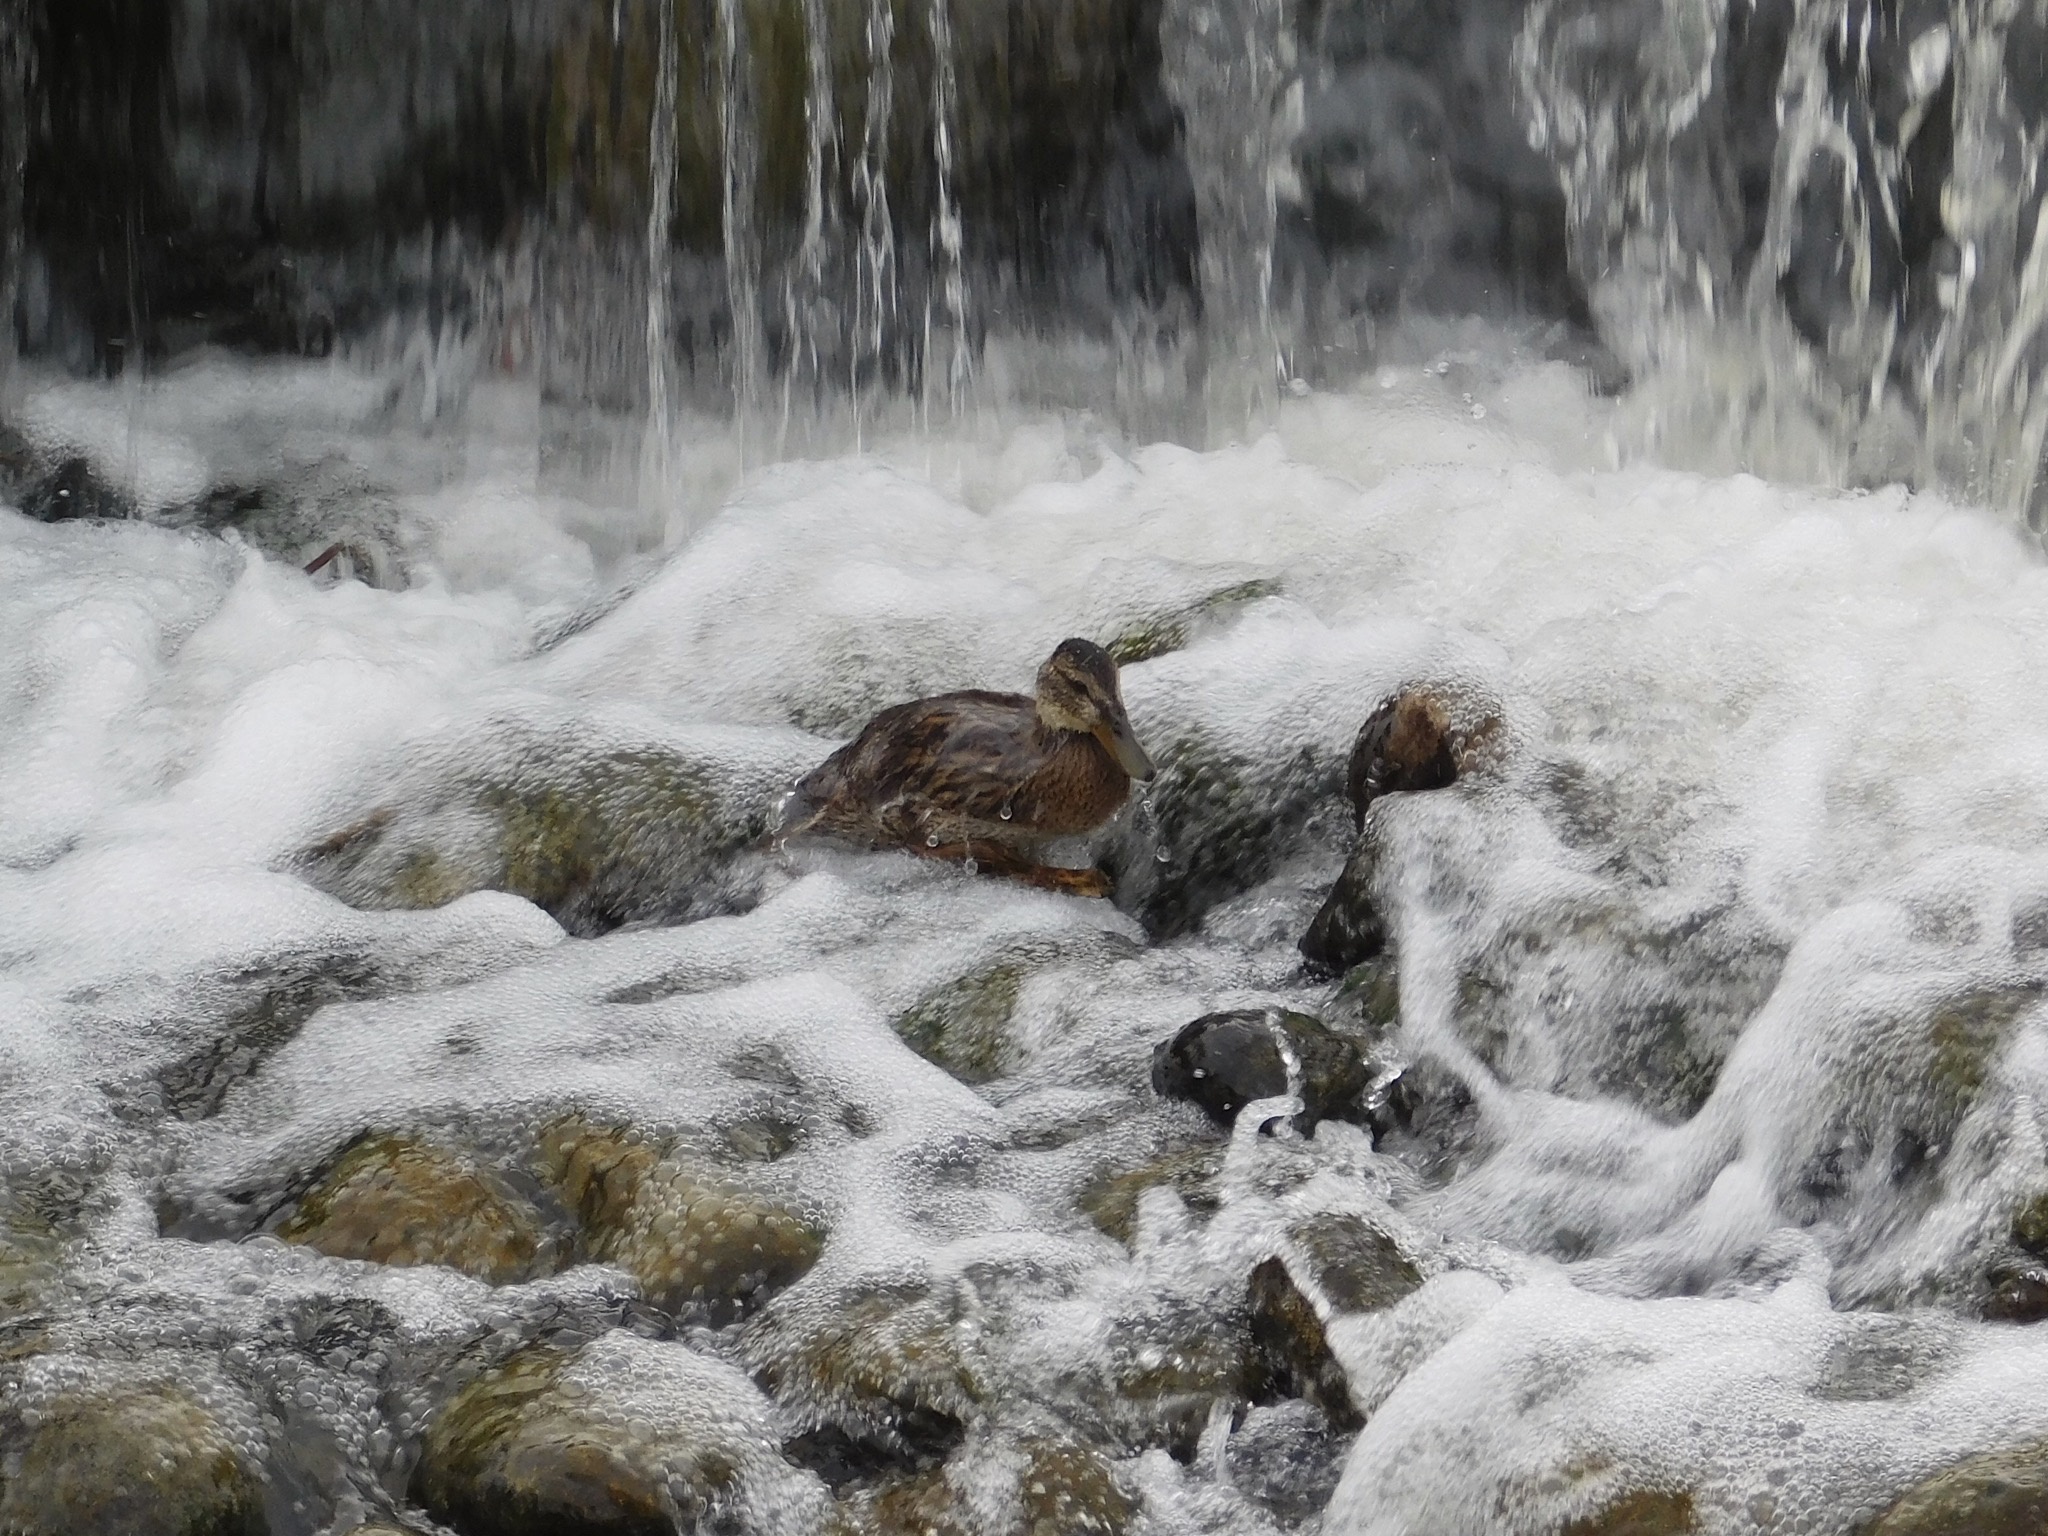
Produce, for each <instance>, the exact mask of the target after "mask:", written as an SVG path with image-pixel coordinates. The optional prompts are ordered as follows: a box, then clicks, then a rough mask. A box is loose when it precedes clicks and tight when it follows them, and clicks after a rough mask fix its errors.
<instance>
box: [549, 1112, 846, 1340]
mask: <svg viewBox="0 0 2048 1536" xmlns="http://www.w3.org/2000/svg"><path fill="white" fill-rule="evenodd" d="M543 1158H544V1162H545V1165H546V1171H547V1174H548V1177H549V1179H550V1181H551V1182H552V1183H553V1184H554V1186H555V1187H556V1188H557V1189H558V1190H559V1191H560V1194H561V1197H562V1200H563V1203H564V1204H565V1205H567V1206H568V1207H569V1209H570V1210H572V1211H573V1212H575V1214H576V1216H577V1218H578V1219H579V1220H580V1222H581V1223H582V1237H581V1243H580V1247H581V1251H582V1253H583V1255H584V1257H586V1258H588V1259H591V1260H594V1261H596V1262H598V1263H602V1264H615V1265H617V1266H618V1267H619V1268H621V1269H623V1270H625V1271H626V1272H627V1273H628V1274H630V1275H632V1276H633V1277H634V1278H635V1279H636V1280H638V1281H639V1282H640V1286H641V1289H642V1292H643V1294H644V1295H645V1296H646V1298H647V1299H648V1300H649V1301H650V1302H652V1303H653V1304H654V1305H656V1306H658V1307H661V1308H662V1309H664V1310H665V1311H669V1312H685V1311H692V1310H694V1311H699V1312H702V1313H705V1314H707V1315H708V1316H709V1317H710V1318H711V1319H712V1320H713V1321H716V1322H725V1321H729V1320H731V1319H733V1318H734V1317H737V1316H739V1315H740V1314H742V1313H745V1312H748V1311H751V1310H752V1309H754V1308H755V1307H757V1306H759V1305H760V1304H761V1303H762V1302H764V1301H766V1300H767V1299H768V1298H769V1297H771V1296H773V1295H774V1294H775V1293H776V1292H777V1291H780V1290H782V1289H784V1288H785V1287H787V1286H790V1285H793V1284H794V1283H795V1282H796V1281H798V1280H800V1279H802V1278H803V1276H804V1275H805V1274H807V1273H809V1271H810V1269H811V1266H812V1265H814V1264H815V1263H817V1261H818V1255H819V1254H820V1253H821V1252H822V1251H823V1249H824V1236H823V1234H822V1233H821V1232H820V1231H819V1230H818V1229H817V1228H816V1227H815V1226H813V1225H812V1224H811V1222H810V1221H809V1220H808V1219H807V1218H806V1217H805V1216H804V1215H803V1214H802V1213H801V1212H799V1211H798V1210H796V1209H795V1208H794V1207H792V1206H790V1205H788V1204H785V1203H784V1202H783V1201H781V1200H779V1199H777V1198H775V1197H774V1196H772V1195H768V1194H765V1193H762V1192H761V1191H759V1190H755V1189H750V1188H748V1187H747V1186H746V1185H745V1183H744V1182H742V1181H740V1180H738V1179H736V1178H734V1177H732V1176H731V1175H730V1174H729V1173H727V1172H726V1171H725V1170H723V1169H721V1168H719V1167H718V1166H717V1165H715V1164H713V1163H712V1162H711V1161H710V1160H709V1159H707V1158H704V1157H701V1156H696V1155H692V1154H690V1153H688V1152H686V1151H682V1150H678V1149H674V1148H663V1147H659V1146H655V1145H651V1144H649V1143H647V1142H646V1141H643V1140H641V1139H639V1138H637V1137H635V1136H633V1135H631V1134H630V1133H627V1132H622V1131H619V1130H615V1129H612V1128H610V1127H604V1126H593V1125H590V1124H588V1123H586V1122H584V1121H581V1120H575V1119H572V1120H567V1121H563V1122H561V1123H559V1124H557V1125H555V1126H553V1127H551V1128H550V1129H549V1131H548V1133H547V1135H546V1137H545V1139H544V1146H543Z"/></svg>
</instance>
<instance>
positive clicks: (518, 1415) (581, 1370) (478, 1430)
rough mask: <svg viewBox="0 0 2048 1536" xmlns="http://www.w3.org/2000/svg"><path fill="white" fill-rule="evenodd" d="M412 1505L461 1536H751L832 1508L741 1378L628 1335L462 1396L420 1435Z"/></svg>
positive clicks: (672, 1347)
mask: <svg viewBox="0 0 2048 1536" xmlns="http://www.w3.org/2000/svg"><path fill="white" fill-rule="evenodd" d="M412 1496H413V1498H415V1499H416V1500H417V1501H418V1502H419V1503H420V1504H421V1506H422V1507H424V1508H425V1509H426V1510H427V1511H428V1512H429V1513H431V1514H432V1515H433V1516H434V1518H435V1519H437V1520H441V1521H444V1522H446V1523H447V1524H450V1525H453V1526H455V1527H456V1528H457V1529H458V1530H461V1531H463V1532H464V1533H465V1536H537V1533H539V1532H547V1533H549V1536H671V1533H673V1532H674V1530H675V1529H676V1528H677V1526H678V1525H681V1526H683V1527H685V1528H692V1529H695V1528H716V1529H718V1530H721V1531H728V1530H729V1531H732V1532H733V1533H735V1536H751V1533H756V1532H761V1533H766V1532H770V1531H775V1530H779V1529H782V1528H783V1526H782V1519H783V1518H784V1517H791V1516H798V1515H808V1516H809V1517H811V1519H812V1520H814V1521H821V1520H822V1517H823V1515H824V1512H825V1507H826V1503H827V1500H826V1495H825V1492H824V1489H823V1487H822V1486H821V1485H819V1484H817V1483H816V1481H815V1479H812V1478H810V1477H809V1476H808V1474H805V1473H802V1472H799V1471H798V1470H797V1469H796V1468H794V1467H792V1466H790V1465H789V1464H788V1463H787V1462H785V1461H784V1460H783V1459H782V1457H781V1454H780V1451H779V1450H778V1449H777V1447H776V1444H775V1440H774V1436H773V1433H772V1430H771V1428H770V1425H769V1421H768V1405H767V1404H766V1402H765V1401H763V1400H762V1399H761V1398H760V1395H759V1393H758V1392H757V1391H755V1389H754V1388H753V1387H752V1386H751V1385H750V1384H749V1383H748V1382H747V1381H746V1380H745V1378H744V1377H742V1376H740V1375H739V1374H738V1373H737V1372H735V1371H733V1370H732V1369H731V1368H730V1367H728V1366H724V1365H722V1364H720V1363H718V1362H716V1361H712V1360H708V1359H706V1358H704V1357H702V1356H700V1355H697V1354H694V1353H693V1352H692V1351H690V1350H688V1349H686V1348H685V1347H683V1346H682V1345H680V1344H673V1343H669V1344H662V1343H653V1342H650V1341H648V1340H645V1339H640V1338H636V1337H633V1336H632V1335H630V1334H624V1333H613V1334H607V1335H605V1336H604V1337H603V1338H601V1339H599V1340H598V1341H596V1342H595V1343H593V1344H590V1345H588V1346H586V1347H585V1348H584V1349H582V1350H580V1351H578V1352H577V1353H575V1354H573V1355H572V1354H569V1353H566V1352H564V1351H562V1350H560V1349H556V1348H553V1347H551V1346H547V1345H537V1346H533V1347H530V1348H528V1349H526V1350H524V1351H522V1352H520V1353H519V1354H517V1355H514V1356H513V1357H512V1358H511V1359H509V1360H507V1361H505V1362H504V1363H503V1364H502V1365H500V1366H498V1367H497V1368H496V1369H494V1370H491V1371H488V1372H486V1373H485V1374H484V1375H482V1376H480V1377H478V1378H477V1379H475V1380H474V1381H472V1382H471V1383H470V1384H469V1385H468V1386H466V1387H464V1388H463V1389H462V1390H461V1391H460V1392H458V1393H457V1394H456V1396H455V1397H454V1398H453V1399H452V1400H451V1401H450V1402H449V1403H448V1404H447V1405H446V1406H445V1407H444V1408H443V1409H442V1410H441V1412H440V1413H439V1414H438V1415H437V1416H436V1417H435V1418H434V1420H433V1421H432V1422H431V1423H430V1424H429V1426H428V1429H427V1433H426V1438H425V1441H424V1443H423V1445H422V1446H421V1450H420V1459H419V1464H418V1466H417V1468H416V1469H415V1471H414V1473H413V1478H412Z"/></svg>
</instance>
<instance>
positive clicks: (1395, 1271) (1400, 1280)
mask: <svg viewBox="0 0 2048 1536" xmlns="http://www.w3.org/2000/svg"><path fill="white" fill-rule="evenodd" d="M1287 1238H1288V1268H1289V1269H1290V1270H1291V1271H1292V1272H1293V1273H1295V1274H1297V1275H1299V1276H1301V1278H1302V1279H1303V1280H1304V1282H1305V1283H1306V1284H1308V1285H1309V1286H1310V1287H1312V1288H1313V1290H1314V1291H1315V1292H1316V1293H1318V1294H1319V1295H1320V1296H1321V1298H1322V1300H1323V1301H1324V1303H1325V1304H1326V1305H1327V1308H1328V1309H1329V1310H1330V1311H1333V1312H1378V1311H1382V1310H1384V1309H1385V1308H1387V1307H1391V1306H1393V1305H1394V1304H1395V1303H1396V1302H1398V1301H1400V1300H1401V1299H1402V1298H1403V1297H1405V1296H1408V1295H1410V1294H1411V1293H1413V1292H1415V1291H1418V1290H1420V1289H1421V1288H1422V1271H1421V1270H1419V1269H1417V1268H1416V1267H1415V1264H1414V1263H1413V1262H1412V1261H1411V1260H1410V1259H1409V1258H1408V1256H1407V1255H1406V1254H1404V1253H1403V1252H1402V1251H1401V1248H1400V1245H1399V1244H1397V1243H1396V1242H1395V1241H1394V1240H1393V1239H1392V1238H1391V1237H1389V1236H1388V1235H1387V1234H1386V1233H1384V1232H1382V1231H1380V1230H1379V1228H1377V1227H1375V1226H1373V1225H1372V1224H1371V1223H1370V1222H1368V1221H1366V1220H1365V1219H1364V1218H1362V1217H1359V1216H1351V1215H1346V1214H1343V1213H1340V1212H1325V1213H1322V1214H1320V1215H1316V1216H1310V1217H1307V1218H1305V1219H1304V1220H1301V1221H1298V1222H1296V1223H1295V1224H1294V1225H1293V1226H1291V1227H1289V1228H1288V1230H1287Z"/></svg>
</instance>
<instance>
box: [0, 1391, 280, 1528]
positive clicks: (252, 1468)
mask: <svg viewBox="0 0 2048 1536" xmlns="http://www.w3.org/2000/svg"><path fill="white" fill-rule="evenodd" d="M0 1427H4V1426H0ZM16 1444H17V1445H18V1446H19V1449H18V1450H17V1451H16V1452H15V1453H14V1454H11V1455H9V1456H8V1458H7V1462H6V1465H5V1467H4V1473H5V1475H4V1476H0V1531H4V1532H6V1533H7V1536H78V1533H82V1532H88V1531H89V1532H91V1533H93V1536H264V1533H265V1532H267V1531H268V1529H269V1526H268V1523H267V1522H266V1520H265V1518H264V1513H263V1483H262V1473H261V1471H260V1470H259V1468H258V1467H257V1465H256V1464H255V1462H254V1459H253V1458H252V1456H251V1455H250V1453H249V1450H248V1448H247V1447H245V1446H242V1445H239V1444H237V1443H236V1440H235V1438H234V1437H233V1436H232V1435H231V1434H230V1433H229V1432H228V1430H227V1429H226V1428H225V1427H224V1426H223V1425H222V1424H221V1422H220V1421H219V1419H218V1418H216V1417H215V1415H214V1414H213V1413H212V1412H211V1411H210V1410H209V1409H208V1408H207V1407H205V1406H204V1405H203V1404H202V1403H201V1402H200V1401H199V1400H198V1399H197V1398H195V1397H194V1396H192V1395H191V1394H189V1393H187V1392H186V1391H184V1390H183V1389H182V1388H180V1387H177V1386H173V1385H170V1384H168V1383H161V1382H159V1383H146V1384H141V1385H128V1384H121V1383H110V1384H107V1385H104V1386H100V1387H94V1388H80V1389H75V1390H72V1391H69V1392H63V1393H60V1394H59V1395H58V1396H57V1397H56V1398H55V1399H54V1400H52V1401H50V1402H48V1403H46V1404H44V1405H42V1406H41V1407H40V1409H39V1410H38V1422H37V1423H36V1424H35V1426H34V1428H33V1429H32V1430H30V1431H29V1432H28V1433H27V1434H26V1435H25V1436H24V1438H23V1439H22V1440H20V1441H17V1442H16Z"/></svg>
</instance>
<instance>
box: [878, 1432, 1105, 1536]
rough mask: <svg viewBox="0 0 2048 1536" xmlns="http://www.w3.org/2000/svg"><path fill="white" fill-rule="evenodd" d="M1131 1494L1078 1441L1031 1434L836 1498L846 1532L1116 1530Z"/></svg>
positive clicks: (1023, 1534) (1028, 1534)
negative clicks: (959, 1461)
mask: <svg viewBox="0 0 2048 1536" xmlns="http://www.w3.org/2000/svg"><path fill="white" fill-rule="evenodd" d="M1137 1510H1138V1506H1137V1502H1136V1501H1135V1500H1134V1499H1132V1498H1131V1496H1130V1495H1129V1494H1127V1493H1125V1492H1124V1491H1123V1489H1122V1488H1120V1487H1119V1486H1118V1485H1117V1481H1116V1475H1115V1473H1114V1472H1113V1471H1112V1470H1111V1468H1110V1466H1109V1464H1108V1463H1107V1462H1106V1461H1104V1460H1103V1459H1102V1457H1101V1456H1099V1455H1097V1454H1096V1453H1095V1452H1094V1451H1091V1450H1089V1449H1087V1448H1086V1447H1083V1446H1078V1445H1074V1444H1072V1443H1070V1442H1066V1441H1058V1440H1046V1439H1039V1438H1031V1439H1026V1440H1024V1441H1022V1442H1021V1443H1020V1444H1019V1445H1018V1446H1017V1447H1016V1450H1015V1452H1014V1453H1011V1454H1004V1455H996V1454H989V1455H985V1456H980V1457H976V1458H974V1465H972V1466H970V1467H964V1468H959V1469H957V1470H956V1469H954V1468H950V1467H931V1468H928V1469H926V1470H925V1471H922V1472H919V1473H916V1474H914V1475H911V1476H908V1477H903V1478H899V1479H896V1480H894V1481H891V1482H888V1483H885V1484H883V1485H882V1486H880V1487H878V1488H873V1489H869V1490H865V1491H864V1492H863V1493H862V1494H861V1495H859V1496H857V1497H856V1498H855V1499H853V1500H851V1501H849V1503H848V1504H847V1505H845V1506H842V1520H843V1525H842V1527H841V1529H842V1530H843V1531H845V1532H846V1533H847V1536H1122V1533H1123V1532H1125V1531H1126V1530H1128V1529H1129V1528H1130V1525H1131V1522H1132V1521H1133V1519H1134V1518H1135V1517H1136V1515H1137Z"/></svg>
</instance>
